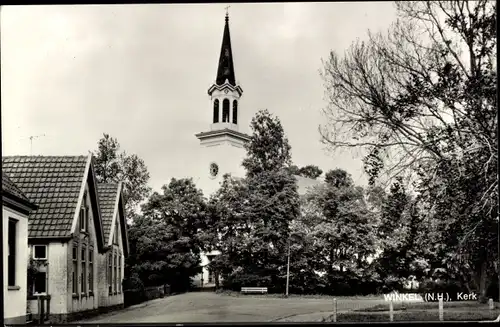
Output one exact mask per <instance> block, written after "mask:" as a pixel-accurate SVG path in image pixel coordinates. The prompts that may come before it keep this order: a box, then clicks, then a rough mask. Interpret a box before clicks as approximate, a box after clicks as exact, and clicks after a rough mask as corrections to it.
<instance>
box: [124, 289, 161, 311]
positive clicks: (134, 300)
mask: <svg viewBox="0 0 500 327" xmlns="http://www.w3.org/2000/svg"><path fill="white" fill-rule="evenodd" d="M168 294H170V286H169V285H167V284H165V285H159V286H151V287H146V288H143V289H138V288H136V289H130V290H124V291H123V296H124V298H123V302H124V305H125V306H126V307H128V306H131V305H134V304H139V303H142V302H145V301H149V300H153V299H158V298H160V297H164V296H165V295H168Z"/></svg>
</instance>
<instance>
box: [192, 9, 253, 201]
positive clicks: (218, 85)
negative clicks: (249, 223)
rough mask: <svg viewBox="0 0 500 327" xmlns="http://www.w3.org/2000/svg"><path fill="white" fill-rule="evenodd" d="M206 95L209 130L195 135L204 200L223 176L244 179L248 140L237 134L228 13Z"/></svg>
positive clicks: (239, 91)
mask: <svg viewBox="0 0 500 327" xmlns="http://www.w3.org/2000/svg"><path fill="white" fill-rule="evenodd" d="M208 95H209V96H210V104H211V106H210V108H209V109H210V110H211V115H210V117H211V121H210V122H209V129H208V131H205V132H202V133H198V134H196V137H197V138H198V139H199V140H200V146H201V149H200V152H201V157H200V164H201V171H200V177H199V180H198V181H197V186H198V187H199V188H201V189H202V190H203V194H204V195H205V196H206V197H209V196H210V195H211V194H212V193H214V192H215V191H216V190H217V189H218V188H219V186H220V183H221V182H222V177H223V175H224V174H231V175H232V176H234V177H243V176H244V174H245V171H244V169H243V167H242V166H241V162H242V161H243V158H244V157H245V154H246V152H245V149H244V144H245V142H247V141H248V140H249V139H250V136H248V135H247V134H244V133H241V132H239V130H238V126H239V125H240V123H241V122H240V121H239V116H240V115H239V113H240V109H241V106H240V99H241V96H242V95H243V89H242V88H241V86H240V85H239V84H238V83H237V82H236V78H235V71H234V62H233V52H232V49H231V37H230V34H229V16H228V14H227V13H226V21H225V25H224V34H223V36H222V47H221V51H220V57H219V64H218V68H217V76H216V79H215V82H214V83H213V84H212V86H210V88H209V89H208Z"/></svg>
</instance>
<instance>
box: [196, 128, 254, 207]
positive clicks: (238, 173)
mask: <svg viewBox="0 0 500 327" xmlns="http://www.w3.org/2000/svg"><path fill="white" fill-rule="evenodd" d="M245 156H246V151H245V149H244V148H243V147H237V146H235V145H233V143H232V142H230V141H229V140H227V139H225V138H222V139H220V140H218V141H217V142H214V144H213V145H210V146H200V157H199V158H200V159H199V163H200V168H199V170H198V171H199V175H198V178H197V179H196V180H195V183H196V186H197V187H198V188H200V189H201V190H202V191H203V195H204V196H205V197H207V198H208V197H209V196H210V195H211V194H213V193H214V192H215V191H216V190H217V189H218V188H219V187H220V184H221V182H222V176H223V175H224V174H227V173H229V174H231V175H232V176H233V177H244V176H245V170H244V168H243V166H242V165H241V163H242V162H243V159H244V158H245ZM212 162H215V163H216V164H217V165H218V166H219V173H218V175H217V176H216V178H212V177H211V176H210V164H211V163H212Z"/></svg>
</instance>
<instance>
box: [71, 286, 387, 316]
mask: <svg viewBox="0 0 500 327" xmlns="http://www.w3.org/2000/svg"><path fill="white" fill-rule="evenodd" d="M383 302H384V300H383V299H382V298H373V297H372V298H358V299H355V298H342V297H339V298H338V300H337V303H338V304H337V308H338V309H337V310H338V312H345V311H349V310H354V309H359V308H366V307H370V306H374V305H376V304H379V303H383ZM332 312H333V304H332V299H329V298H324V299H312V298H300V297H291V298H288V299H284V298H272V297H269V298H267V297H258V296H241V297H239V296H238V297H236V296H229V295H222V294H216V293H209V292H199V293H186V294H180V295H174V296H169V297H166V298H162V299H156V300H152V301H149V302H146V303H142V304H139V305H136V306H132V307H129V308H126V309H124V310H120V311H116V312H112V313H108V314H104V315H100V316H98V317H94V318H92V319H88V320H82V321H78V322H76V323H146V322H155V323H156V322H157V323H170V322H175V323H180V322H186V323H187V322H268V321H321V319H322V318H323V317H325V316H328V315H329V314H331V313H332Z"/></svg>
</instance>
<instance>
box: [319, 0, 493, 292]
mask: <svg viewBox="0 0 500 327" xmlns="http://www.w3.org/2000/svg"><path fill="white" fill-rule="evenodd" d="M396 8H397V11H398V17H399V19H398V21H397V22H396V23H394V24H393V26H392V27H391V28H390V29H389V31H388V33H387V35H383V34H370V35H369V40H368V41H367V42H360V41H358V42H356V43H354V44H353V45H352V46H351V47H350V49H349V50H348V51H347V52H346V54H345V56H344V57H341V56H340V55H338V54H336V53H333V52H332V53H331V56H330V58H329V60H328V61H326V62H325V63H324V71H323V74H322V75H323V78H324V80H325V82H326V87H327V92H328V93H329V107H328V108H326V109H325V110H324V113H325V115H326V117H327V120H328V123H327V124H326V125H325V126H323V127H321V128H320V131H321V135H322V139H323V141H324V142H325V143H326V144H328V145H329V146H331V147H333V148H339V147H340V148H341V147H356V148H363V149H365V150H366V153H367V155H366V157H365V169H366V170H367V172H368V173H369V174H370V182H372V183H374V182H375V180H376V179H377V178H379V180H380V179H381V178H384V179H385V180H387V181H390V180H392V179H393V177H395V176H399V175H402V174H407V175H408V176H410V177H412V178H413V179H414V180H415V186H416V187H417V188H418V189H419V191H420V193H421V194H422V196H421V199H422V200H423V201H426V202H428V205H427V207H428V210H429V212H430V213H432V216H433V217H434V218H435V219H436V220H438V222H436V227H438V228H439V230H440V231H441V237H442V242H443V244H445V245H446V249H444V250H443V251H442V253H441V259H442V260H443V262H442V264H445V265H447V266H448V269H449V270H455V271H457V273H458V270H460V269H461V271H462V274H463V275H464V276H463V279H464V280H467V279H468V280H470V281H471V285H472V286H473V288H474V289H475V290H476V291H478V292H479V293H481V294H482V295H484V294H485V291H486V289H487V287H488V283H489V282H491V279H492V278H495V277H494V273H495V269H496V273H497V274H498V273H499V269H498V265H496V268H495V265H494V262H495V261H497V260H498V253H497V245H498V232H497V230H498V227H497V226H498V203H497V201H496V200H493V199H496V198H497V197H498V176H497V173H496V168H493V167H496V166H497V162H498V147H497V143H496V139H497V134H498V126H497V100H496V76H497V72H496V66H495V61H496V2H492V1H487V0H480V1H474V2H473V1H425V2H424V1H412V2H398V3H397V4H396ZM450 258H454V259H450ZM461 267H466V268H465V269H462V268H461ZM465 275H467V276H465ZM472 280H475V282H473V283H472ZM474 284H475V285H474ZM483 298H484V296H483Z"/></svg>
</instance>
